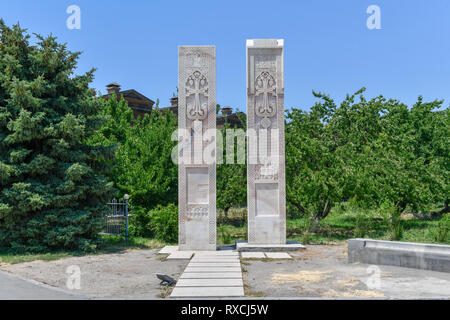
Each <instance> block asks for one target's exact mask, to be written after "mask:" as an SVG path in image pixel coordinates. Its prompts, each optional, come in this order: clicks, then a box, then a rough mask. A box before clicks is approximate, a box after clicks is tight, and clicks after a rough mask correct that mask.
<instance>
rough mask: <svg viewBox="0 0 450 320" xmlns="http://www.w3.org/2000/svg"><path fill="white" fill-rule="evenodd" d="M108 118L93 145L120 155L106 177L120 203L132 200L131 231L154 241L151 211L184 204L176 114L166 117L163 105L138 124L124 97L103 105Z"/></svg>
mask: <svg viewBox="0 0 450 320" xmlns="http://www.w3.org/2000/svg"><path fill="white" fill-rule="evenodd" d="M102 114H103V116H104V117H105V118H106V119H108V121H107V122H106V124H105V125H104V126H103V127H102V128H101V129H100V130H99V131H98V132H97V134H96V135H95V136H94V137H93V138H92V139H91V141H90V143H92V144H93V145H102V146H109V147H111V148H113V149H114V159H113V160H112V161H109V160H108V159H107V160H106V161H104V162H105V164H107V167H108V168H109V169H108V170H107V171H106V174H107V175H108V176H109V178H110V179H111V181H113V182H114V187H115V189H116V196H117V197H121V196H122V195H123V194H125V193H127V194H129V195H130V213H131V214H132V217H131V220H130V231H131V233H132V234H134V235H138V236H151V235H152V234H153V233H152V230H151V228H149V225H150V224H151V220H152V215H151V214H149V210H152V209H153V208H155V207H156V206H158V205H161V206H166V205H168V204H176V203H177V199H178V168H177V165H176V164H174V163H173V162H172V159H171V153H172V149H173V148H174V147H175V145H176V142H174V141H172V140H171V136H172V133H173V132H174V131H175V130H176V128H177V119H176V117H175V116H174V115H173V113H172V112H166V111H160V110H159V108H158V104H157V105H156V107H155V109H154V110H153V111H152V113H151V114H148V115H145V116H144V117H136V118H135V117H134V116H133V113H132V110H131V109H130V107H129V106H128V103H127V102H126V101H125V100H124V99H123V97H121V98H120V99H117V97H116V96H115V95H113V96H111V97H110V98H109V99H108V100H104V101H103V108H102Z"/></svg>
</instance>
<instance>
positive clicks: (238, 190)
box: [216, 115, 247, 217]
mask: <svg viewBox="0 0 450 320" xmlns="http://www.w3.org/2000/svg"><path fill="white" fill-rule="evenodd" d="M241 117H242V115H241ZM239 120H241V122H245V118H240V119H239ZM229 129H232V128H231V126H230V124H229V123H228V122H226V120H225V125H224V128H223V129H221V130H220V133H221V135H222V138H223V143H224V146H225V147H224V148H223V163H219V164H217V179H216V180H217V192H216V197H217V200H216V201H217V207H219V208H221V209H223V210H224V214H225V217H227V216H228V211H229V210H230V208H232V207H240V206H245V205H246V203H247V166H246V165H245V163H238V156H237V153H238V145H237V140H236V139H240V138H239V137H238V138H235V139H234V140H235V141H234V143H233V148H234V149H233V154H234V155H233V157H234V161H233V162H234V163H226V151H227V146H226V143H227V130H229ZM234 129H237V128H236V127H235V128H234ZM241 133H242V135H243V138H244V141H245V131H244V130H241ZM218 150H220V149H219V147H218ZM244 152H245V150H244Z"/></svg>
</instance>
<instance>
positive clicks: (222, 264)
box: [189, 261, 240, 267]
mask: <svg viewBox="0 0 450 320" xmlns="http://www.w3.org/2000/svg"><path fill="white" fill-rule="evenodd" d="M239 266H240V264H239V261H237V262H191V263H190V264H189V267H239Z"/></svg>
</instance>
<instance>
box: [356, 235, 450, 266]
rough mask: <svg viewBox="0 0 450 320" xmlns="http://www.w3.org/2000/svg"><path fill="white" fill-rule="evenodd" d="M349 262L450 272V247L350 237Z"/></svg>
mask: <svg viewBox="0 0 450 320" xmlns="http://www.w3.org/2000/svg"><path fill="white" fill-rule="evenodd" d="M348 262H349V263H353V262H361V263H368V264H377V265H391V266H399V267H406V268H416V269H426V270H433V271H441V272H450V246H448V245H438V244H425V243H413V242H395V241H383V240H371V239H350V240H348Z"/></svg>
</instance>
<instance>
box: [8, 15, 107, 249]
mask: <svg viewBox="0 0 450 320" xmlns="http://www.w3.org/2000/svg"><path fill="white" fill-rule="evenodd" d="M36 38H37V41H36V44H34V45H31V44H30V36H29V35H28V34H27V32H26V30H24V29H21V28H20V26H19V25H18V24H17V25H15V26H13V27H8V26H6V25H5V23H4V22H3V20H1V19H0V41H1V42H0V247H3V248H9V249H12V250H14V251H24V252H42V251H48V250H57V249H66V250H92V249H95V247H96V245H97V244H98V233H99V232H100V231H101V229H102V224H103V218H102V216H103V214H104V213H105V209H106V207H105V203H106V202H107V200H108V198H109V196H110V190H111V184H110V183H109V182H108V181H107V179H106V178H105V177H104V176H102V175H100V174H98V170H99V169H101V168H99V162H98V161H97V159H98V158H99V157H106V156H107V154H108V152H109V150H108V148H106V147H103V146H88V145H87V144H86V143H85V141H86V139H88V138H89V137H90V136H92V135H93V134H94V132H95V131H96V129H97V128H98V127H99V126H100V125H102V123H103V119H102V117H101V116H99V109H100V107H101V102H100V101H99V99H97V98H95V97H94V96H93V94H92V90H91V89H90V88H89V83H90V82H91V81H92V80H93V72H94V70H91V71H89V72H87V73H86V74H84V75H74V71H75V69H76V66H77V60H78V58H79V55H80V53H79V52H70V51H69V50H68V49H67V46H66V45H65V44H60V43H58V42H57V41H56V38H55V37H53V36H48V37H45V38H44V37H42V36H40V35H36Z"/></svg>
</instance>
